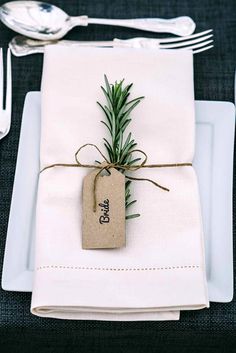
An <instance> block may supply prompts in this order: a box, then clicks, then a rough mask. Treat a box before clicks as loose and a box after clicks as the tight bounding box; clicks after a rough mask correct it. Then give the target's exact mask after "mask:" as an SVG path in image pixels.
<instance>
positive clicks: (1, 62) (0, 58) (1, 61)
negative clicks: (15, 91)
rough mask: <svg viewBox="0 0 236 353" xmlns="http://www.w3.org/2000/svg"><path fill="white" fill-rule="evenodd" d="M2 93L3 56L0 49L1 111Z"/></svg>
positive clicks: (1, 107)
mask: <svg viewBox="0 0 236 353" xmlns="http://www.w3.org/2000/svg"><path fill="white" fill-rule="evenodd" d="M3 92H4V76H3V54H2V48H0V109H3Z"/></svg>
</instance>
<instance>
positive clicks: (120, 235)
mask: <svg viewBox="0 0 236 353" xmlns="http://www.w3.org/2000/svg"><path fill="white" fill-rule="evenodd" d="M97 173H98V170H94V171H93V172H92V173H90V174H88V175H87V176H86V177H85V178H84V182H83V232H82V233H83V238H82V247H83V249H109V248H120V247H122V246H124V245H125V176H124V175H123V174H122V173H120V172H119V171H117V170H116V169H115V168H111V169H109V173H110V175H109V174H107V173H108V172H106V175H99V176H98V178H97V182H96V211H95V212H94V210H93V205H94V178H95V176H96V175H97Z"/></svg>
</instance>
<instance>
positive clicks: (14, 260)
mask: <svg viewBox="0 0 236 353" xmlns="http://www.w3.org/2000/svg"><path fill="white" fill-rule="evenodd" d="M40 99H41V97H40V92H29V93H28V94H27V96H26V99H25V105H24V111H23V118H22V126H21V135H20V143H19V150H18V157H17V165H16V173H15V181H14V187H13V194H12V203H11V210H10V216H9V225H8V232H7V241H6V249H5V257H4V264H3V275H2V287H3V289H5V290H11V291H29V292H30V291H32V282H33V272H34V237H35V204H36V195H37V182H38V174H39V143H40ZM234 125H235V109H234V105H233V104H232V103H228V102H210V101H196V155H195V159H194V166H195V168H196V171H197V175H198V179H199V186H200V197H201V204H202V213H203V225H204V233H205V249H206V267H207V282H208V289H209V298H210V301H214V302H228V301H231V300H232V297H233V244H232V178H233V150H234Z"/></svg>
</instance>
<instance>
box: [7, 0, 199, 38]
mask: <svg viewBox="0 0 236 353" xmlns="http://www.w3.org/2000/svg"><path fill="white" fill-rule="evenodd" d="M0 17H1V20H2V22H3V23H4V24H5V25H6V26H8V27H9V28H11V29H12V30H13V31H15V32H18V33H20V34H23V35H24V36H27V37H29V38H34V39H40V40H58V39H60V38H62V37H64V36H65V35H66V34H67V32H69V31H70V30H71V29H72V28H73V27H75V26H88V24H102V25H112V26H123V27H129V28H136V29H141V30H144V31H150V32H167V33H172V34H176V35H179V36H187V35H190V34H192V33H193V32H194V30H195V27H196V25H195V23H194V22H193V20H192V19H191V18H190V17H188V16H182V17H176V18H173V19H168V20H164V19H159V18H146V19H145V18H144V19H130V20H113V19H102V18H89V17H88V16H77V17H70V16H69V15H67V14H66V13H65V12H64V11H63V10H61V9H60V8H58V7H57V6H55V5H52V4H47V3H44V2H39V1H12V2H8V3H6V4H4V5H2V7H1V8H0Z"/></svg>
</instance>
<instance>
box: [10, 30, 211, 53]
mask: <svg viewBox="0 0 236 353" xmlns="http://www.w3.org/2000/svg"><path fill="white" fill-rule="evenodd" d="M212 32H213V31H212V29H209V30H207V31H204V32H200V33H196V34H193V35H190V36H186V37H181V38H179V37H178V38H176V37H169V38H163V39H156V38H131V39H117V38H115V39H113V40H112V41H97V42H80V41H69V40H61V41H56V42H51V41H39V40H34V39H29V38H26V37H22V36H17V37H15V38H13V39H12V41H11V42H10V43H9V47H10V48H11V51H12V53H13V54H14V55H15V56H26V55H30V54H37V53H43V52H44V47H45V46H46V45H49V44H60V45H65V46H79V47H119V48H120V47H121V48H150V49H179V50H192V51H193V53H194V54H197V53H200V52H202V51H204V50H208V49H211V48H212V47H213V33H212Z"/></svg>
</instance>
